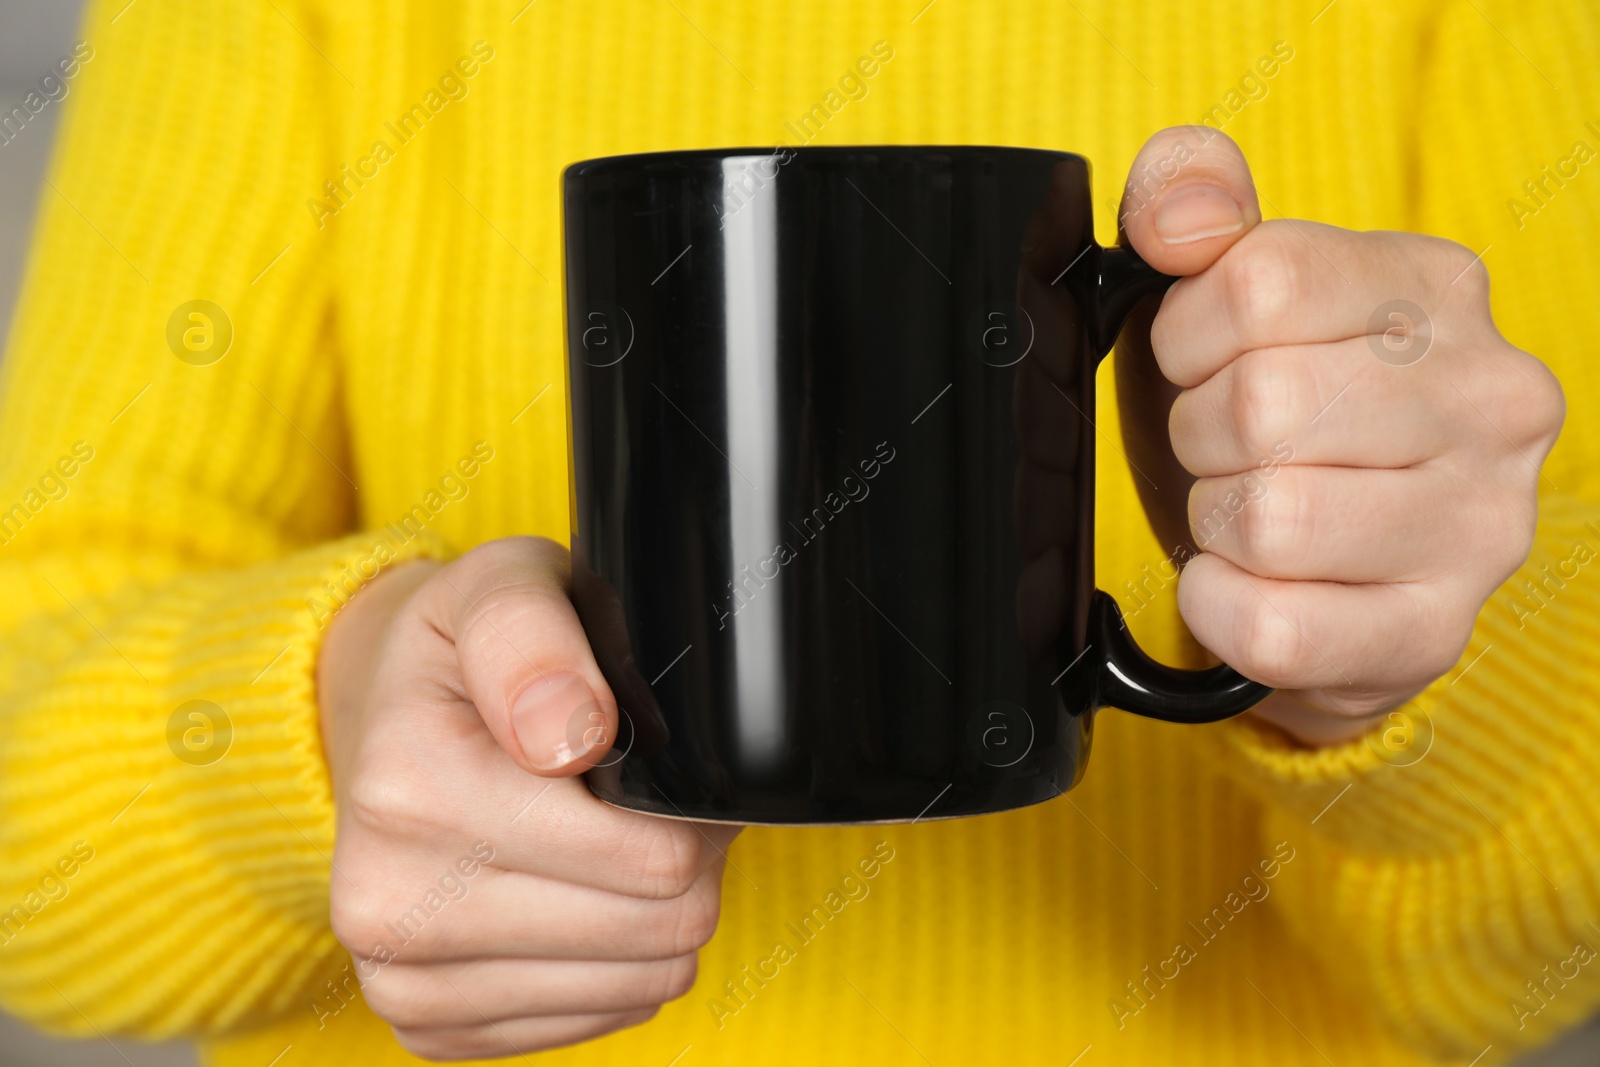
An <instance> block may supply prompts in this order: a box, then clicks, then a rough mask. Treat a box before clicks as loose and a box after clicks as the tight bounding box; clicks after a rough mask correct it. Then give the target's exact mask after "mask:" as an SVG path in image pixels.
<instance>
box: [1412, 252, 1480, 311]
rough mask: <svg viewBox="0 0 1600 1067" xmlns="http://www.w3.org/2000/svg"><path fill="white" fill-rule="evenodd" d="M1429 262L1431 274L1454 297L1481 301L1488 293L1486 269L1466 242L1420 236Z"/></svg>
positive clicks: (1478, 256)
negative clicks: (1437, 278) (1430, 263)
mask: <svg viewBox="0 0 1600 1067" xmlns="http://www.w3.org/2000/svg"><path fill="white" fill-rule="evenodd" d="M1418 240H1420V241H1422V242H1423V243H1424V246H1425V247H1426V248H1427V249H1428V252H1429V256H1430V258H1431V259H1432V261H1433V273H1434V275H1435V276H1436V277H1440V278H1443V279H1445V284H1446V285H1447V286H1448V287H1449V289H1450V291H1451V293H1452V294H1454V295H1456V297H1457V299H1466V300H1469V301H1472V302H1482V301H1485V300H1487V299H1488V296H1489V268H1488V267H1487V266H1486V265H1485V264H1484V262H1483V257H1482V256H1481V255H1479V254H1478V253H1477V252H1474V251H1473V250H1472V249H1470V248H1468V247H1467V246H1466V245H1464V244H1461V243H1459V242H1457V241H1452V240H1450V239H1448V238H1445V237H1432V236H1420V237H1418Z"/></svg>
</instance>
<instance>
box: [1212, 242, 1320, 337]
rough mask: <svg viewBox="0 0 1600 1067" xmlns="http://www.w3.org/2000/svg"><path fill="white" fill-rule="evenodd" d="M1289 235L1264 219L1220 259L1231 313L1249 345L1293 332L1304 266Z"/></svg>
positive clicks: (1237, 329)
mask: <svg viewBox="0 0 1600 1067" xmlns="http://www.w3.org/2000/svg"><path fill="white" fill-rule="evenodd" d="M1285 240H1286V238H1285V237H1284V236H1283V232H1282V231H1281V230H1280V229H1279V228H1278V227H1276V226H1274V225H1273V224H1271V223H1262V224H1261V225H1260V226H1257V227H1256V228H1255V229H1254V230H1252V231H1251V232H1250V234H1249V236H1247V237H1246V238H1245V239H1244V240H1242V241H1240V242H1239V243H1238V244H1237V245H1235V246H1234V247H1233V248H1232V249H1230V250H1229V251H1228V252H1226V253H1224V254H1223V257H1222V259H1221V260H1220V261H1219V266H1221V267H1222V268H1223V275H1222V277H1223V292H1224V300H1225V302H1226V308H1227V312H1228V316H1229V318H1230V320H1231V321H1232V323H1233V328H1234V333H1235V336H1236V337H1237V338H1238V339H1239V340H1240V341H1241V342H1242V343H1243V344H1244V347H1245V348H1247V349H1249V348H1261V347H1264V346H1266V345H1270V344H1275V343H1278V342H1280V341H1283V340H1286V339H1287V338H1288V327H1289V323H1290V322H1291V319H1292V316H1293V315H1294V313H1295V306H1296V304H1297V303H1298V301H1299V297H1300V289H1301V286H1302V283H1303V280H1304V278H1303V273H1304V272H1303V269H1302V268H1301V266H1300V261H1299V259H1298V257H1297V256H1296V255H1295V253H1294V252H1292V251H1291V250H1290V248H1289V247H1288V246H1287V245H1286V244H1285Z"/></svg>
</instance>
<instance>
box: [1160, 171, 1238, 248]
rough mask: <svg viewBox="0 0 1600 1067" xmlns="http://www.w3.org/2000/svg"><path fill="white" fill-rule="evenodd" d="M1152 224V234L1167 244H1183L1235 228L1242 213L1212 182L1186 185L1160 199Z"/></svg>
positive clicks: (1235, 203) (1236, 228) (1232, 200)
mask: <svg viewBox="0 0 1600 1067" xmlns="http://www.w3.org/2000/svg"><path fill="white" fill-rule="evenodd" d="M1155 226H1156V236H1158V237H1160V238H1161V239H1162V240H1163V241H1165V242H1166V243H1167V244H1169V245H1186V244H1189V243H1190V242H1192V241H1202V240H1204V239H1205V238H1207V237H1221V236H1222V235H1223V234H1225V233H1233V232H1235V231H1237V230H1239V229H1240V228H1241V227H1243V226H1244V212H1242V211H1240V210H1239V204H1238V202H1237V201H1235V200H1234V199H1233V197H1231V196H1229V195H1228V194H1227V193H1226V192H1225V191H1223V190H1222V189H1219V188H1217V187H1216V186H1215V185H1203V184H1202V185H1190V186H1186V187H1184V188H1182V189H1179V190H1178V191H1177V192H1175V193H1173V194H1172V195H1171V196H1169V197H1167V198H1166V199H1165V200H1163V201H1162V202H1161V206H1160V207H1159V208H1157V209H1156V218H1155Z"/></svg>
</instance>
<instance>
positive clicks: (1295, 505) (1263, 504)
mask: <svg viewBox="0 0 1600 1067" xmlns="http://www.w3.org/2000/svg"><path fill="white" fill-rule="evenodd" d="M1279 481H1280V484H1279V485H1276V486H1271V487H1268V486H1266V485H1265V483H1263V482H1261V481H1260V476H1259V475H1255V474H1248V475H1246V476H1245V478H1244V479H1243V483H1241V484H1242V486H1243V485H1244V483H1249V484H1250V485H1251V486H1254V487H1259V488H1260V489H1261V491H1260V492H1259V493H1257V492H1254V491H1252V490H1251V489H1249V488H1242V489H1241V491H1243V492H1245V497H1246V504H1245V506H1244V508H1243V509H1242V510H1241V511H1240V512H1239V518H1238V524H1239V544H1240V548H1241V549H1242V550H1243V552H1244V554H1245V555H1246V556H1247V557H1248V558H1249V559H1250V560H1251V561H1252V562H1254V563H1257V564H1262V565H1265V569H1267V570H1270V571H1273V572H1276V574H1275V575H1274V576H1276V577H1288V576H1290V575H1289V573H1288V572H1290V571H1292V570H1294V568H1295V567H1296V566H1297V564H1299V563H1300V562H1301V561H1302V560H1303V559H1304V558H1305V557H1306V555H1307V551H1308V549H1309V547H1310V544H1311V541H1312V531H1311V525H1312V524H1311V509H1309V508H1308V507H1307V506H1306V504H1305V495H1304V494H1303V493H1301V492H1298V491H1296V487H1295V486H1294V485H1293V483H1290V482H1288V480H1287V479H1280V480H1279Z"/></svg>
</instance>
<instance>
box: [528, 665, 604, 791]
mask: <svg viewBox="0 0 1600 1067" xmlns="http://www.w3.org/2000/svg"><path fill="white" fill-rule="evenodd" d="M593 703H594V692H593V691H592V690H591V689H590V688H589V684H588V683H587V682H585V681H584V680H583V679H582V678H581V677H579V676H578V675H576V674H573V673H572V672H570V671H557V672H555V673H553V674H547V675H545V676H544V677H543V678H540V679H539V680H538V681H537V682H534V683H533V684H532V685H530V686H529V687H528V688H527V689H526V690H524V691H523V693H522V695H521V696H520V697H518V698H517V702H516V704H515V705H513V706H512V708H511V729H512V732H513V733H515V734H516V735H517V743H518V744H520V745H521V746H522V753H523V755H525V756H526V757H527V758H528V762H529V763H531V764H532V765H533V766H535V767H537V768H538V769H539V770H541V771H556V770H560V769H561V768H562V767H565V766H566V765H567V764H569V763H571V762H572V761H573V760H575V759H578V758H580V757H582V756H583V755H584V754H585V753H587V752H588V751H589V747H590V746H589V745H588V744H587V743H586V742H585V740H584V738H585V736H586V730H585V726H586V725H587V723H585V722H583V721H581V720H582V716H583V711H582V709H583V708H584V707H586V706H588V705H592V704H593ZM575 718H577V719H578V720H579V721H578V723H577V726H576V728H574V719H575Z"/></svg>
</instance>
